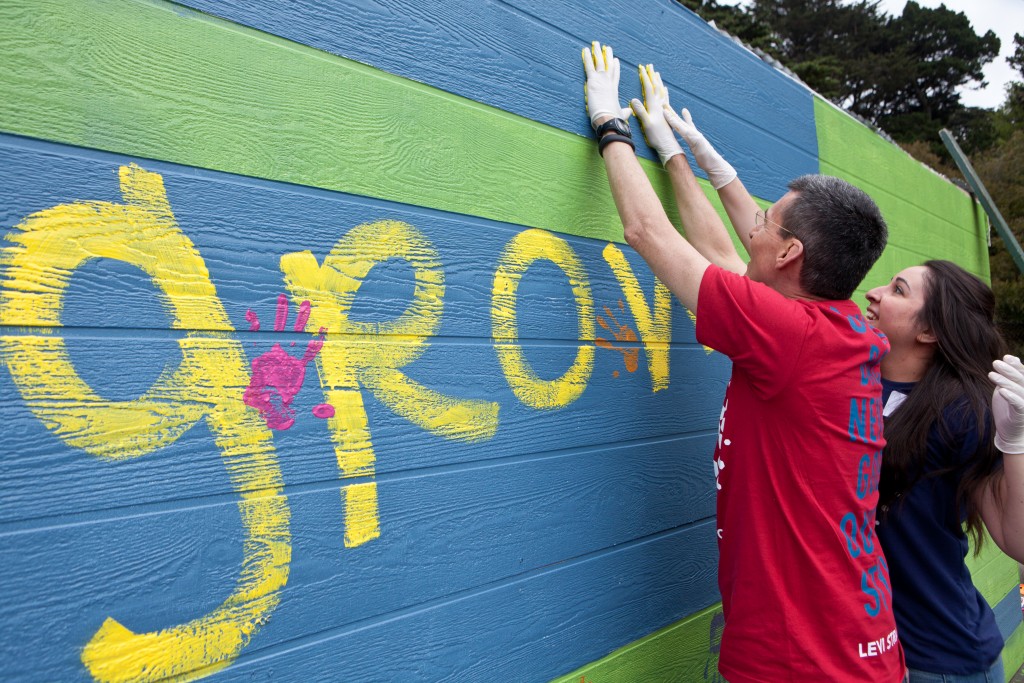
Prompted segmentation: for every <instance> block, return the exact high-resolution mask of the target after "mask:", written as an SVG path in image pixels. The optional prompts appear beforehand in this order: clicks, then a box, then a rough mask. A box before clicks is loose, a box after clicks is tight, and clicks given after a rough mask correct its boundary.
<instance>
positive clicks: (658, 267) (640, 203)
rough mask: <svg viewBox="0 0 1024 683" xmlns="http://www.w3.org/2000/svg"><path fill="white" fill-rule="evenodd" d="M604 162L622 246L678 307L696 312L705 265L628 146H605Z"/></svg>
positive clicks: (706, 261) (616, 143)
mask: <svg viewBox="0 0 1024 683" xmlns="http://www.w3.org/2000/svg"><path fill="white" fill-rule="evenodd" d="M604 163H605V168H606V169H607V171H608V184H609V185H610V186H611V190H612V198H613V199H614V200H615V208H617V209H618V211H619V218H620V219H621V220H622V228H623V232H624V233H625V236H626V242H628V243H629V246H631V247H633V248H634V249H636V251H637V253H639V254H640V256H642V257H643V259H644V261H646V262H647V265H648V266H650V268H651V271H652V272H653V273H654V275H655V276H656V277H657V278H658V279H659V280H661V281H662V282H663V283H665V286H667V287H668V288H669V290H670V291H671V292H672V293H673V294H675V295H676V297H678V298H679V300H680V301H681V302H682V304H683V305H684V306H686V308H688V309H689V310H691V311H694V312H696V310H697V294H698V292H699V290H700V282H701V279H702V278H703V277H704V271H705V270H707V268H708V266H709V265H711V264H710V262H709V261H708V259H707V258H705V257H704V256H702V255H701V254H700V253H699V252H698V251H697V250H696V249H694V247H693V245H691V244H690V243H689V242H687V241H686V240H685V239H684V238H683V236H682V235H680V234H679V232H678V231H676V229H675V226H673V225H672V223H671V222H670V221H669V219H668V216H667V215H666V214H665V209H664V207H663V206H662V205H661V200H660V199H658V195H657V194H655V192H654V188H653V187H652V186H651V181H650V180H649V179H648V178H647V175H646V174H645V173H644V171H643V169H642V168H640V164H639V162H637V160H636V154H635V153H634V152H633V150H632V149H631V148H630V147H629V145H627V144H625V143H622V142H613V143H611V144H610V145H608V147H606V148H605V151H604Z"/></svg>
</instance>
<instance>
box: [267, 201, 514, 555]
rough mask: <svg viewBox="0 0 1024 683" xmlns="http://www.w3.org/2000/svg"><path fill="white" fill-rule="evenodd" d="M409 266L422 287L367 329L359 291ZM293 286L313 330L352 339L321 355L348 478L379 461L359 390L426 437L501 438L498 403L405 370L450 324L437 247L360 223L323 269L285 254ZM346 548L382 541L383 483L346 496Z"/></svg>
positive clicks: (386, 224)
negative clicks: (398, 263) (377, 274)
mask: <svg viewBox="0 0 1024 683" xmlns="http://www.w3.org/2000/svg"><path fill="white" fill-rule="evenodd" d="M388 259H402V260H405V261H407V262H408V263H409V265H411V266H412V269H413V273H414V278H415V289H414V291H413V295H412V301H411V302H410V303H409V306H408V307H407V308H406V310H405V311H404V312H403V313H402V314H401V315H400V316H398V317H397V318H396V319H394V320H389V321H386V322H361V321H357V320H352V319H351V318H350V317H349V311H350V310H351V308H352V304H353V302H354V301H355V297H356V294H357V292H358V291H359V287H360V286H361V285H362V283H363V281H364V280H365V279H366V277H367V276H368V275H369V273H370V270H371V269H372V268H373V267H374V266H375V265H377V264H378V263H383V262H385V261H387V260H388ZM281 272H282V273H283V274H284V278H285V284H286V285H287V287H288V290H289V291H290V292H291V294H292V297H293V298H294V299H295V300H296V301H304V300H308V301H309V302H310V304H311V306H312V308H311V312H310V316H309V321H308V322H307V324H306V329H307V330H308V331H310V332H317V331H319V330H320V329H325V330H327V332H328V335H331V334H342V335H345V339H344V342H335V341H334V340H331V339H330V338H328V341H327V343H325V344H324V347H323V349H321V351H320V354H319V355H318V356H317V359H316V362H317V370H318V371H319V374H320V385H321V386H322V387H323V388H324V393H325V395H326V398H327V402H328V403H330V404H331V405H332V406H334V408H335V417H333V418H330V419H329V420H328V426H329V427H330V429H331V438H332V440H333V441H334V452H335V456H336V457H337V459H338V468H339V470H340V471H341V476H342V477H357V476H359V477H361V476H371V475H372V474H373V472H374V460H375V455H374V451H373V444H372V441H371V436H370V431H369V425H368V422H367V417H366V409H365V408H364V406H363V400H362V395H361V393H360V392H361V390H360V387H361V386H362V387H365V388H366V389H369V390H370V391H371V392H373V394H374V396H375V397H376V398H377V399H378V400H379V401H381V402H382V403H384V404H385V405H387V406H388V407H389V408H390V409H391V410H392V411H394V412H395V414H397V415H399V416H401V417H403V418H405V419H407V420H409V421H410V422H412V423H413V424H416V425H418V426H420V427H422V428H423V429H426V430H427V431H429V432H431V433H434V434H439V435H441V436H444V437H447V438H451V439H460V440H463V441H479V440H483V439H489V438H491V437H493V436H494V434H495V432H496V431H497V429H498V404H497V403H494V402H492V401H479V400H469V399H461V398H456V397H452V396H448V395H445V394H442V393H440V392H437V391H434V390H431V389H428V388H427V387H424V386H423V385H421V384H419V383H417V382H415V381H414V380H412V379H410V378H409V377H408V376H407V375H406V374H405V373H403V372H402V371H401V370H400V368H402V367H404V366H406V365H408V364H409V363H411V362H412V361H414V360H416V359H417V358H418V357H420V356H421V355H422V354H423V352H424V351H426V350H427V348H428V344H427V340H428V338H429V337H431V336H434V335H435V334H436V333H437V330H438V329H439V328H440V326H441V314H442V311H443V305H444V271H443V269H442V267H441V261H440V258H439V257H438V254H437V251H436V250H435V249H434V247H433V245H432V244H431V243H430V242H429V240H427V238H426V237H425V236H423V235H422V234H421V233H420V232H419V231H418V230H416V229H415V228H414V227H413V226H411V225H409V224H407V223H402V222H399V221H378V222H375V223H366V224H363V225H358V226H356V227H354V228H352V230H350V231H349V232H348V233H347V234H346V235H345V236H344V237H342V238H341V240H339V241H338V243H337V244H335V246H334V248H333V249H331V253H330V254H328V255H327V257H326V258H325V259H324V262H323V264H319V263H317V261H316V258H315V257H314V256H313V254H312V253H310V252H308V251H303V252H295V253H291V254H285V255H284V256H282V257H281ZM345 491H346V493H345V496H344V501H345V503H344V504H345V545H346V547H354V546H358V545H360V544H362V543H365V542H367V541H369V540H372V539H374V538H377V537H378V536H379V534H380V529H379V521H378V511H377V489H376V485H375V484H374V485H359V486H356V487H354V486H349V487H346V489H345Z"/></svg>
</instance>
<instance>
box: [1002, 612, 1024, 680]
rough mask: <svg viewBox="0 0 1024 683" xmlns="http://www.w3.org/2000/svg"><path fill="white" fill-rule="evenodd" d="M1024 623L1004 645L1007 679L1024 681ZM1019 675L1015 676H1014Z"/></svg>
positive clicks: (1004, 664)
mask: <svg viewBox="0 0 1024 683" xmlns="http://www.w3.org/2000/svg"><path fill="white" fill-rule="evenodd" d="M1022 667H1024V625H1021V626H1018V627H1017V630H1016V631H1014V632H1013V635H1012V636H1010V637H1009V638H1008V639H1007V640H1006V645H1005V646H1004V647H1003V671H1004V673H1005V674H1006V680H1007V681H1011V680H1013V681H1024V668H1022ZM1015 675H1017V676H1019V677H1018V678H1015V677H1014V676H1015Z"/></svg>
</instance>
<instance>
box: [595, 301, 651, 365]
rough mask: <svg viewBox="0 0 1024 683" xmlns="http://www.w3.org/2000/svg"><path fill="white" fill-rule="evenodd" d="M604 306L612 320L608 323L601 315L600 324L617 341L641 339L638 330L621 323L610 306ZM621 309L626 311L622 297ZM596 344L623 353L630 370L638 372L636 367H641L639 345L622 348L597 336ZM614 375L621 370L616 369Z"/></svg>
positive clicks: (628, 342) (633, 342) (630, 342)
mask: <svg viewBox="0 0 1024 683" xmlns="http://www.w3.org/2000/svg"><path fill="white" fill-rule="evenodd" d="M603 308H604V312H605V314H607V316H608V318H609V319H610V320H611V325H610V324H609V323H608V321H607V320H605V319H604V318H603V317H602V316H600V315H599V316H597V322H598V324H599V325H600V326H601V327H603V328H604V329H606V330H608V331H609V332H611V333H612V336H614V337H615V341H617V342H625V343H627V344H636V343H637V342H638V341H639V338H638V337H637V335H636V332H634V331H633V330H632V329H631V328H630V327H629V326H628V325H620V324H619V321H618V320H616V319H615V315H614V314H613V313H612V311H611V309H610V308H608V307H607V306H604V307H603ZM619 310H620V311H622V312H625V311H626V308H625V306H623V304H622V300H621V299H619ZM612 325H615V328H614V329H613V328H612ZM594 344H595V345H597V346H598V347H599V348H602V349H611V350H613V351H618V352H619V353H621V354H622V358H623V360H624V361H625V362H626V370H628V371H630V372H636V369H637V368H638V367H640V347H639V346H634V347H633V348H622V347H619V346H615V345H614V344H612V343H611V342H610V341H608V340H607V339H602V338H601V337H597V338H595V339H594ZM612 376H613V377H618V376H619V371H618V370H616V371H615V372H613V373H612Z"/></svg>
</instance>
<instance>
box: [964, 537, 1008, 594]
mask: <svg viewBox="0 0 1024 683" xmlns="http://www.w3.org/2000/svg"><path fill="white" fill-rule="evenodd" d="M967 568H968V569H970V570H971V578H972V579H974V585H975V586H977V587H978V590H979V591H981V595H982V596H983V597H984V598H985V599H986V600H988V604H990V605H993V606H994V605H996V604H997V603H998V602H999V601H1000V600H1002V599H1003V598H1005V597H1006V591H1008V590H1010V588H1012V587H1013V586H1016V585H1018V584H1019V583H1020V578H1019V576H1018V573H1017V563H1016V562H1014V561H1013V560H1012V559H1010V558H1009V557H1007V556H1006V555H1004V554H1003V551H1002V550H1000V549H999V546H997V545H996V544H995V542H994V541H993V540H992V539H991V538H988V537H986V539H985V543H984V544H983V545H982V548H981V554H980V555H978V556H977V557H975V555H974V544H973V543H972V544H971V549H970V552H969V553H968V555H967Z"/></svg>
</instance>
